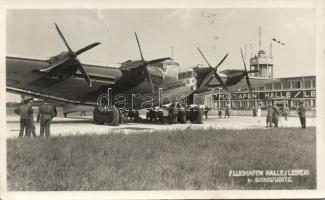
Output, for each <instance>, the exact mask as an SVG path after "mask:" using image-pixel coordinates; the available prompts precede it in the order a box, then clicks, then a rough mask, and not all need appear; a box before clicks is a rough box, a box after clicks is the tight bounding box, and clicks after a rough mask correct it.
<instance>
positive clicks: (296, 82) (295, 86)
mask: <svg viewBox="0 0 325 200" xmlns="http://www.w3.org/2000/svg"><path fill="white" fill-rule="evenodd" d="M292 86H293V87H292V88H293V89H300V81H294V82H293V85H292Z"/></svg>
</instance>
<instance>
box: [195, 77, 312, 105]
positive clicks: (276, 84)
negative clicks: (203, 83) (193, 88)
mask: <svg viewBox="0 0 325 200" xmlns="http://www.w3.org/2000/svg"><path fill="white" fill-rule="evenodd" d="M242 82H243V81H242ZM252 82H253V83H252V94H250V93H249V92H248V89H247V86H246V85H245V86H244V84H245V83H240V85H242V87H240V85H239V86H238V87H236V88H234V87H232V88H231V91H232V92H231V95H230V94H229V93H228V92H227V91H224V90H223V89H222V88H217V89H214V90H211V92H209V93H205V94H203V95H199V94H197V96H195V97H194V98H196V99H195V100H196V101H197V102H198V101H201V102H202V98H203V101H204V104H205V105H207V106H209V107H211V108H212V109H222V108H224V107H226V106H227V105H228V104H230V106H231V108H232V109H239V110H241V109H243V110H245V109H252V108H254V107H257V105H259V104H261V105H262V108H265V107H267V106H268V105H269V104H270V103H272V104H276V105H278V106H281V107H282V106H283V105H284V104H286V105H288V106H289V107H290V108H291V109H295V108H296V107H297V106H298V105H299V101H301V100H303V101H304V102H305V106H306V107H307V109H313V108H315V107H316V76H303V77H288V78H275V79H267V80H263V79H260V80H258V79H257V80H256V79H255V80H254V81H252ZM200 98H201V99H200Z"/></svg>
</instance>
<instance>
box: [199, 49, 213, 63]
mask: <svg viewBox="0 0 325 200" xmlns="http://www.w3.org/2000/svg"><path fill="white" fill-rule="evenodd" d="M197 50H198V51H199V52H200V54H201V56H202V57H203V59H204V60H205V62H206V63H207V64H208V66H209V67H210V68H212V66H211V65H210V63H209V62H208V60H207V59H206V58H205V56H204V54H203V53H202V51H201V50H200V48H199V47H197Z"/></svg>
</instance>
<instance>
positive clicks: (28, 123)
mask: <svg viewBox="0 0 325 200" xmlns="http://www.w3.org/2000/svg"><path fill="white" fill-rule="evenodd" d="M31 101H32V99H25V100H23V101H22V103H21V104H20V105H19V106H18V107H17V108H16V109H15V113H16V114H17V115H20V131H19V137H23V136H24V132H25V137H31V135H33V137H36V127H35V124H34V115H33V114H34V113H33V108H32V104H31ZM55 116H56V110H55V108H54V107H53V106H52V105H50V104H48V103H47V102H46V101H44V102H43V103H42V104H41V105H40V106H39V109H38V114H37V122H40V136H41V137H43V136H44V134H45V136H46V137H49V136H50V135H51V133H50V125H51V121H52V119H53V117H55Z"/></svg>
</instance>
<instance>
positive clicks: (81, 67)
mask: <svg viewBox="0 0 325 200" xmlns="http://www.w3.org/2000/svg"><path fill="white" fill-rule="evenodd" d="M78 69H79V71H80V72H81V74H83V75H84V76H85V79H86V81H87V83H88V84H89V87H92V82H91V80H90V78H89V76H88V74H87V72H86V70H85V69H84V68H83V66H82V65H81V64H80V63H79V65H78Z"/></svg>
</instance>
